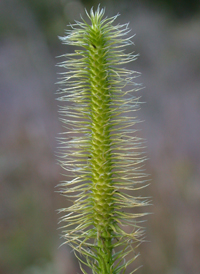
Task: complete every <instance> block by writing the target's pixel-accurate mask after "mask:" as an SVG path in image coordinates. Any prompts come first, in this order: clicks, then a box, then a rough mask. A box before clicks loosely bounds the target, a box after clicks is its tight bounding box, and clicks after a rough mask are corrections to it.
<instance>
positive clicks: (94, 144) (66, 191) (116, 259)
mask: <svg viewBox="0 0 200 274" xmlns="http://www.w3.org/2000/svg"><path fill="white" fill-rule="evenodd" d="M86 13H87V11H86ZM87 16H88V18H89V21H90V23H87V22H86V21H85V20H83V19H82V21H81V22H76V23H75V24H73V25H70V27H71V29H70V30H68V31H67V33H66V36H65V37H62V38H61V40H62V42H63V43H64V44H67V45H71V46H76V47H77V46H78V48H77V49H76V50H75V51H74V53H67V54H65V55H64V57H65V58H66V60H65V61H63V62H61V63H60V64H59V66H60V67H63V68H64V69H66V71H65V72H63V76H62V78H61V80H60V82H59V84H60V87H61V88H60V90H59V91H58V93H59V98H58V100H59V101H62V104H61V106H60V109H59V112H60V115H61V121H62V122H63V126H64V128H65V132H63V133H62V137H61V138H60V139H59V140H60V160H59V162H60V165H61V166H62V167H63V169H64V170H66V175H67V177H68V178H69V180H67V181H64V182H62V183H61V184H60V185H59V186H60V189H61V190H60V191H61V193H62V194H63V195H65V196H66V197H68V198H69V199H70V200H71V202H72V204H71V206H69V207H68V208H64V209H61V210H60V211H61V212H64V213H65V214H64V216H63V217H62V218H61V221H62V222H65V224H64V225H63V227H62V229H63V237H64V239H65V243H67V244H69V245H70V246H71V247H72V248H73V250H74V253H75V255H76V256H77V257H78V259H79V262H81V264H82V263H83V264H86V265H87V266H89V267H90V268H91V269H92V271H93V273H98V274H111V273H112V274H118V273H124V272H125V270H126V268H127V266H128V265H129V264H131V263H132V262H133V261H134V260H135V258H136V257H137V253H136V252H135V249H136V248H137V246H138V245H139V244H140V243H141V241H142V239H143V229H142V228H141V227H140V218H141V217H143V216H144V215H145V213H141V211H137V210H136V207H143V206H146V205H147V204H148V202H147V201H146V199H144V198H142V197H140V196H139V197H137V196H135V192H136V191H137V190H139V189H141V188H143V187H144V186H145V184H144V182H145V178H146V175H145V173H144V172H143V170H142V165H143V162H144V161H145V156H143V154H142V152H141V148H142V146H143V140H142V139H141V138H140V137H138V136H137V134H136V131H137V130H136V129H135V128H134V125H135V124H136V123H138V119H137V117H136V116H134V111H136V110H137V109H138V107H139V102H138V100H139V98H138V97H136V96H134V95H133V93H134V92H136V91H138V90H139V89H140V88H141V87H140V85H138V84H136V83H135V82H134V78H135V77H137V76H138V75H139V73H137V72H135V71H132V70H128V69H125V68H123V67H121V65H123V64H126V63H129V62H132V61H134V60H135V59H136V57H137V56H136V55H134V54H133V53H128V54H127V53H125V52H124V49H123V48H124V47H126V46H128V45H132V44H133V43H132V42H131V38H132V37H129V38H127V34H128V33H129V31H130V30H129V29H128V24H125V25H113V22H114V21H115V19H116V18H117V16H118V15H117V16H114V17H112V18H104V9H100V7H98V8H97V10H96V11H95V12H94V11H93V9H91V11H90V14H88V13H87ZM131 252H132V255H131V256H130V253H131ZM81 255H83V257H85V259H83V258H82V256H81ZM81 264H80V267H81V270H82V271H83V273H86V272H85V270H84V269H83V268H82V266H81ZM134 271H135V270H133V271H132V272H131V273H133V272H134Z"/></svg>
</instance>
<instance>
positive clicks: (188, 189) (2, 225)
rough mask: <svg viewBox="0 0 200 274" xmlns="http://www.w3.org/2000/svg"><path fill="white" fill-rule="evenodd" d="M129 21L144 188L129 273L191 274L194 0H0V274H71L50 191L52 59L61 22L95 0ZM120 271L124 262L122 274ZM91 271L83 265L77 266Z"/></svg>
mask: <svg viewBox="0 0 200 274" xmlns="http://www.w3.org/2000/svg"><path fill="white" fill-rule="evenodd" d="M99 2H100V3H101V6H102V7H104V6H105V7H106V14H107V15H108V16H113V15H115V14H117V13H118V12H119V13H120V14H121V16H120V17H119V19H117V20H118V21H117V22H120V23H126V22H130V28H131V29H132V34H134V33H136V36H135V37H134V38H133V40H134V43H135V46H134V47H133V48H132V49H129V50H130V51H131V50H134V51H135V52H136V53H140V57H139V59H138V60H137V61H136V62H134V63H132V64H131V68H132V69H133V70H137V71H140V72H142V77H140V79H139V81H140V82H142V83H143V85H144V86H146V88H145V89H143V90H142V91H140V92H139V95H141V96H142V101H144V102H146V103H145V104H143V105H142V109H141V110H140V112H139V117H140V119H141V120H144V122H143V123H141V124H140V128H141V129H142V130H141V133H140V134H141V136H143V137H144V138H145V139H147V155H148V158H149V160H148V162H147V163H146V169H147V173H149V174H151V175H150V178H151V185H150V186H149V187H148V188H146V189H145V190H144V193H143V194H144V195H146V196H150V197H153V198H152V199H153V205H152V206H151V207H149V209H148V210H149V211H150V212H153V214H152V215H149V217H148V218H147V222H146V223H145V226H146V236H147V237H146V239H147V242H145V243H143V244H142V245H141V246H140V253H141V255H140V257H139V258H138V259H137V261H136V264H135V266H138V265H143V267H142V268H140V269H139V270H138V272H137V273H138V274H147V273H148V274H157V273H158V274H160V273H162V274H188V273H191V274H199V273H200V180H199V179H200V138H199V136H200V2H199V0H190V1H189V0H179V1H178V0H177V1H174V0H151V1H150V0H141V1H136V0H135V1H134V0H119V1H116V0H115V1H114V0H107V1H95V0H93V1H90V0H84V1H83V0H82V1H80V0H74V1H70V0H34V1H32V0H0V274H74V273H80V270H79V267H78V264H77V261H76V259H75V258H74V256H73V253H72V252H71V250H70V249H69V247H68V246H62V247H60V248H59V246H60V244H61V243H62V240H60V238H59V235H60V230H59V229H58V228H59V225H58V224H57V222H58V218H59V216H58V214H57V213H56V210H57V209H58V208H62V207H66V206H67V205H68V202H67V200H66V199H64V198H63V197H61V196H60V195H59V194H57V193H55V186H56V185H57V183H58V182H59V180H61V179H62V178H63V177H62V175H61V173H62V171H61V170H60V168H59V167H58V165H57V164H56V157H55V151H56V146H57V143H56V136H58V133H59V132H61V131H62V128H61V125H60V123H59V122H58V114H57V102H56V100H55V98H56V96H55V91H56V89H57V87H56V85H55V82H56V81H57V80H56V78H57V73H58V72H59V69H58V68H56V67H55V64H56V63H57V62H58V61H59V60H58V59H57V58H56V56H58V55H61V54H64V53H66V52H67V51H69V50H71V49H69V48H68V47H67V46H65V45H62V44H61V42H60V41H59V39H58V36H63V35H64V29H66V25H67V24H68V23H69V22H73V20H74V19H75V20H79V18H80V14H83V15H84V8H85V7H86V8H87V9H88V10H89V9H90V8H91V7H92V6H94V8H96V7H97V5H98V3H99ZM130 272H131V269H130V268H129V269H127V272H126V273H127V274H128V273H130ZM88 273H90V272H88Z"/></svg>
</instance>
